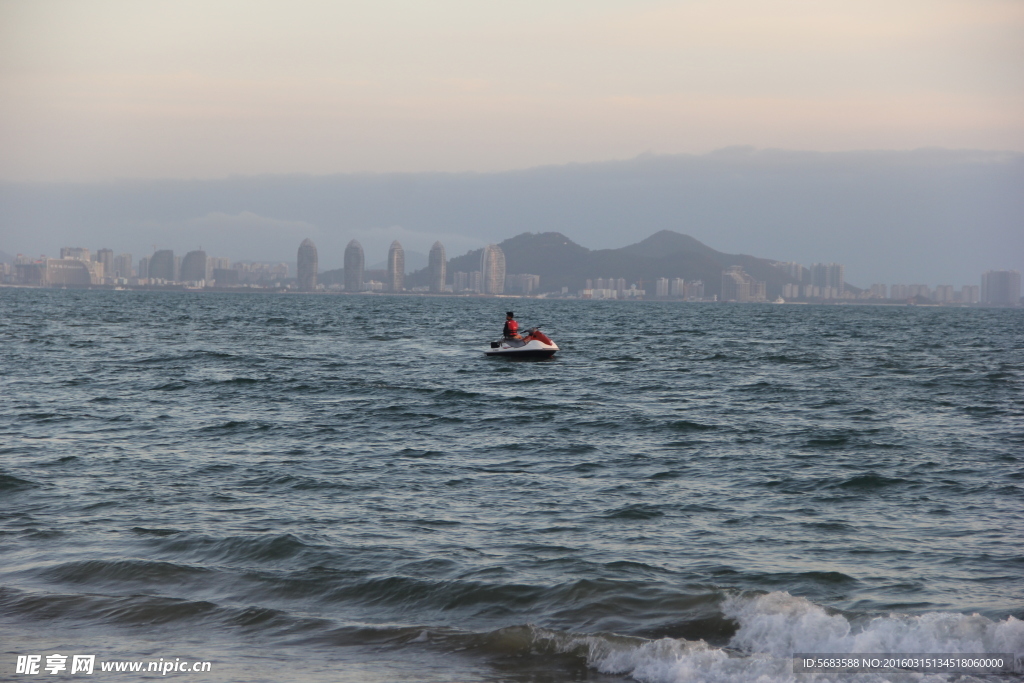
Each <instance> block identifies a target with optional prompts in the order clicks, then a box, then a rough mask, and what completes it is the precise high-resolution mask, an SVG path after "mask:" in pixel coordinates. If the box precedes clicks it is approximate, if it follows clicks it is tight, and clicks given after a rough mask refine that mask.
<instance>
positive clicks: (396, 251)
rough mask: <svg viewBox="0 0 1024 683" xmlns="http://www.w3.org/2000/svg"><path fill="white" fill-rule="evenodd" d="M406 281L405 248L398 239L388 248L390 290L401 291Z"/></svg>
mask: <svg viewBox="0 0 1024 683" xmlns="http://www.w3.org/2000/svg"><path fill="white" fill-rule="evenodd" d="M404 283H405V249H402V245H401V244H399V242H398V240H395V241H394V242H392V243H391V248H390V249H388V291H389V292H401V291H402V289H403V285H404Z"/></svg>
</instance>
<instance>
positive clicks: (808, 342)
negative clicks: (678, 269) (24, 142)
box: [0, 289, 1024, 683]
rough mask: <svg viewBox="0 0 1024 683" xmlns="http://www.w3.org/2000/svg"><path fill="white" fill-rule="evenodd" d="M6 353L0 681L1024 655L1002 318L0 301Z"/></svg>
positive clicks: (700, 669)
mask: <svg viewBox="0 0 1024 683" xmlns="http://www.w3.org/2000/svg"><path fill="white" fill-rule="evenodd" d="M510 302H513V303H510ZM509 306H513V307H514V308H515V310H516V313H517V318H518V319H519V321H520V323H521V325H523V326H525V327H529V326H533V325H540V326H541V327H542V329H543V330H544V331H545V332H546V333H547V334H548V335H550V336H551V337H552V338H553V339H554V340H555V341H556V342H557V343H558V344H559V346H560V347H561V349H562V351H560V352H559V354H558V355H557V356H556V357H555V358H553V359H551V360H549V361H542V362H510V361H509V360H507V359H501V358H498V359H491V358H486V357H485V356H484V354H483V349H484V347H485V346H486V343H487V342H488V341H489V340H490V339H491V338H493V337H495V336H496V335H497V334H499V333H500V330H501V325H502V323H503V320H504V311H505V310H506V309H507V308H508V307H509ZM0 345H2V349H3V354H2V360H0V364H2V368H0V369H2V372H0V387H2V392H0V407H2V409H0V501H2V503H3V504H2V506H0V549H2V550H0V679H6V678H14V679H19V678H23V677H21V676H16V675H15V674H14V667H15V660H16V657H17V655H24V654H42V655H47V654H52V653H55V652H59V653H63V654H72V653H85V654H96V655H97V660H98V661H99V660H147V661H148V660H155V659H159V658H163V659H165V660H168V659H174V658H180V659H184V660H189V661H196V660H203V661H210V662H212V670H211V671H210V672H209V673H203V674H188V675H187V677H188V678H190V679H192V680H216V681H280V680H303V681H314V682H316V681H510V682H527V681H529V682H537V683H541V682H549V681H550V682H552V683H554V682H560V681H601V682H606V681H607V682H611V681H616V682H618V681H629V680H639V681H644V682H649V683H661V682H666V683H670V682H676V681H691V680H693V681H697V680H703V681H734V680H735V681H741V680H751V679H754V678H757V677H762V680H765V681H775V680H778V681H785V680H800V681H812V680H820V681H826V680H908V681H909V680H934V681H944V680H951V681H952V680H961V677H960V676H953V675H948V676H947V675H939V674H935V675H929V676H925V677H924V678H923V679H922V678H921V677H920V676H919V675H916V674H863V675H858V676H856V677H852V678H851V677H850V676H844V675H839V676H837V675H826V674H813V675H811V674H807V675H794V674H793V673H792V668H791V661H792V660H791V659H790V658H791V656H792V654H793V653H794V652H822V653H848V652H875V653H885V652H890V653H896V652H900V653H915V652H916V653H951V654H952V653H986V652H987V653H1004V652H1015V653H1016V654H1017V655H1018V656H1021V655H1024V621H1022V619H1024V547H1022V535H1021V530H1022V529H1024V311H1021V310H1008V309H980V308H979V309H967V308H964V309H944V308H911V307H866V306H865V307H854V306H774V305H711V304H679V303H660V302H589V301H554V300H552V301H547V300H502V299H470V298H452V297H448V298H443V297H437V298H429V297H412V296H408V297H405V296H395V297H388V296H316V295H263V294H260V295H242V294H239V295H232V294H196V293H171V292H166V293H146V292H99V291H96V292H93V291H59V290H29V289H0ZM66 673H67V672H65V674H66ZM151 675H152V674H151ZM169 675H176V676H185V674H169ZM109 676H110V677H111V679H117V678H118V676H117V675H116V674H109ZM48 677H49V676H48ZM72 678H73V677H72ZM1007 678H1009V679H1013V680H1017V679H1015V678H1013V677H1012V676H1010V677H1007ZM1018 678H1019V677H1018ZM121 680H126V679H125V678H124V676H123V675H122V676H121ZM968 680H969V679H968ZM979 680H981V679H979ZM984 680H992V679H991V678H989V679H984Z"/></svg>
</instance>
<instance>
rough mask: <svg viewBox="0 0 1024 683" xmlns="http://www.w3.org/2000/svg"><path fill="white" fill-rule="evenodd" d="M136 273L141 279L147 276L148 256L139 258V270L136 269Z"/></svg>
mask: <svg viewBox="0 0 1024 683" xmlns="http://www.w3.org/2000/svg"><path fill="white" fill-rule="evenodd" d="M136 275H138V277H140V278H143V279H145V278H148V277H149V258H148V257H146V256H143V257H142V258H140V259H139V271H138V273H136Z"/></svg>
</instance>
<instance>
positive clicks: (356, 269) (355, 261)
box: [345, 240, 364, 292]
mask: <svg viewBox="0 0 1024 683" xmlns="http://www.w3.org/2000/svg"><path fill="white" fill-rule="evenodd" d="M363 265H364V259H363V245H361V244H359V242H357V241H356V240H352V241H351V242H349V243H348V246H347V247H345V291H346V292H360V291H362V289H363Z"/></svg>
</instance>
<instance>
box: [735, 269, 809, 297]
mask: <svg viewBox="0 0 1024 683" xmlns="http://www.w3.org/2000/svg"><path fill="white" fill-rule="evenodd" d="M812 272H813V271H812ZM812 287H813V285H812ZM766 299H767V286H766V283H765V282H764V281H763V280H755V279H754V278H753V277H751V276H750V275H749V274H748V273H747V272H746V271H745V270H743V267H742V266H732V267H730V268H729V269H728V270H723V271H722V301H765V300H766Z"/></svg>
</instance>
